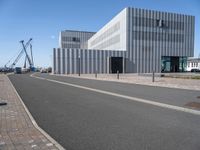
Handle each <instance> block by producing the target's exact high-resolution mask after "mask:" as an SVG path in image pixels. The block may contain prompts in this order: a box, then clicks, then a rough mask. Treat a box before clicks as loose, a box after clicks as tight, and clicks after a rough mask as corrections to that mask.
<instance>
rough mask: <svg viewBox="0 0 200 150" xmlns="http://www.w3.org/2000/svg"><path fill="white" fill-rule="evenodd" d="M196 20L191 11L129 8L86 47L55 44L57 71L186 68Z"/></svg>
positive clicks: (81, 71)
mask: <svg viewBox="0 0 200 150" xmlns="http://www.w3.org/2000/svg"><path fill="white" fill-rule="evenodd" d="M194 22H195V17H194V16H190V15H184V14H175V13H169V12H160V11H154V10H146V9H138V8H125V9H123V10H122V11H121V12H120V13H119V14H118V15H116V16H115V17H114V18H113V19H112V20H111V21H110V22H108V23H107V24H106V25H105V26H104V27H102V28H101V29H100V30H99V31H98V32H97V33H95V34H94V35H91V37H90V38H88V39H87V40H85V41H84V43H85V46H83V48H81V47H80V48H79V47H75V48H74V47H72V46H68V47H64V46H62V45H60V48H55V49H54V50H53V56H54V60H53V62H54V65H53V68H54V73H62V74H67V73H69V74H70V73H79V72H80V73H95V72H98V73H116V72H117V70H118V71H119V72H120V73H122V72H123V73H150V72H152V71H155V72H182V71H186V67H187V58H188V57H192V56H193V54H194ZM66 34H67V32H66ZM92 34H93V33H92ZM71 37H72V39H73V36H71ZM74 37H75V36H74ZM60 43H63V42H62V38H61V42H60Z"/></svg>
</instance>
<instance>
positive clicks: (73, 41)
mask: <svg viewBox="0 0 200 150" xmlns="http://www.w3.org/2000/svg"><path fill="white" fill-rule="evenodd" d="M94 34H95V32H87V31H73V30H65V31H61V32H60V34H59V47H60V48H81V49H87V47H88V46H87V43H88V40H89V39H90V38H91V37H92V36H93V35H94Z"/></svg>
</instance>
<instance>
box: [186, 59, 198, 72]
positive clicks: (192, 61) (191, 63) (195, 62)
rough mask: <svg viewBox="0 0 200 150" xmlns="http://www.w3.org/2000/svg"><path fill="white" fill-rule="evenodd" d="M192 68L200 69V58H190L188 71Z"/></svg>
mask: <svg viewBox="0 0 200 150" xmlns="http://www.w3.org/2000/svg"><path fill="white" fill-rule="evenodd" d="M192 69H199V70H200V58H193V59H188V62H187V71H191V70H192Z"/></svg>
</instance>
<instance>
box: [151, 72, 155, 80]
mask: <svg viewBox="0 0 200 150" xmlns="http://www.w3.org/2000/svg"><path fill="white" fill-rule="evenodd" d="M154 81H155V72H154V70H153V72H152V82H154Z"/></svg>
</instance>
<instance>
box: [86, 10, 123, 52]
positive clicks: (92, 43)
mask: <svg viewBox="0 0 200 150" xmlns="http://www.w3.org/2000/svg"><path fill="white" fill-rule="evenodd" d="M126 38H127V8H125V9H123V10H122V11H121V12H120V13H119V14H118V15H117V16H115V17H114V18H113V19H112V20H111V21H110V22H108V23H107V24H106V25H105V26H104V27H103V28H101V29H100V30H99V31H98V32H97V33H96V34H95V35H93V36H92V37H91V38H90V39H89V40H88V49H101V50H120V51H125V50H126V41H127V40H126Z"/></svg>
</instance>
